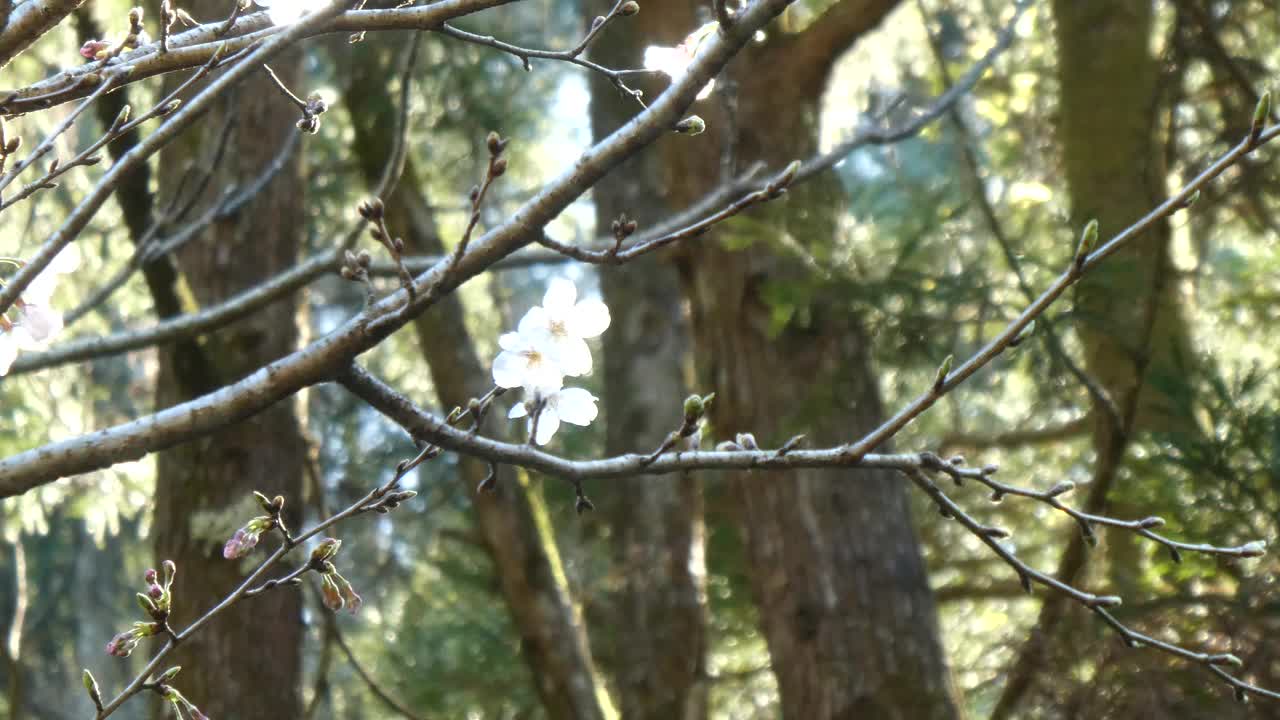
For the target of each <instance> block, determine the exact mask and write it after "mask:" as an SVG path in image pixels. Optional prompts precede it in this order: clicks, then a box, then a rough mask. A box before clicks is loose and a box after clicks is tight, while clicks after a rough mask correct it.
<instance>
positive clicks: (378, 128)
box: [344, 44, 615, 720]
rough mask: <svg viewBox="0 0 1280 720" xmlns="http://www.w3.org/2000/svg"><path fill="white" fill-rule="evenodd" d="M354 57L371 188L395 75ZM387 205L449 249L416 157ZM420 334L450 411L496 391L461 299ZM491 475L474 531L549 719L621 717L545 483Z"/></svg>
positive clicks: (505, 473) (415, 236)
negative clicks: (599, 665) (562, 550)
mask: <svg viewBox="0 0 1280 720" xmlns="http://www.w3.org/2000/svg"><path fill="white" fill-rule="evenodd" d="M353 50H354V52H355V55H356V59H355V62H354V63H353V71H352V75H351V80H352V81H351V84H350V85H349V86H348V88H347V92H346V96H345V98H344V105H345V106H346V107H347V108H348V109H349V110H350V111H352V119H353V122H354V125H355V134H356V138H355V148H356V155H357V156H358V157H359V158H360V162H361V167H362V169H363V172H364V175H365V178H366V179H367V180H368V181H369V182H370V183H374V182H377V180H378V178H379V177H380V176H381V172H382V166H383V164H384V162H385V158H386V157H387V156H388V155H389V153H390V147H391V144H392V142H393V138H394V132H395V127H396V122H395V118H396V113H397V109H396V106H395V103H394V102H393V101H392V99H391V96H390V92H389V90H388V88H387V85H386V81H387V77H388V76H389V75H390V73H388V71H387V67H386V65H385V64H384V63H380V62H378V58H377V49H376V48H374V47H371V46H366V45H365V44H360V45H357V46H356V47H355V48H354V49H353ZM357 109H358V112H356V110H357ZM384 200H385V205H386V213H387V227H388V229H389V230H390V231H391V232H392V233H393V234H395V235H397V236H400V237H402V238H403V239H404V241H405V245H406V247H407V248H409V252H413V253H428V254H438V253H442V252H443V250H444V244H443V243H442V242H441V240H440V236H439V234H438V232H437V230H436V226H435V219H434V216H433V214H432V211H431V207H430V204H429V203H428V202H427V198H426V197H425V195H424V193H423V190H422V184H421V182H420V179H419V178H418V177H417V175H416V173H415V168H414V163H413V161H412V159H410V160H409V161H408V162H407V163H406V166H405V171H404V175H403V176H402V177H401V179H400V182H399V184H398V185H397V186H396V188H395V191H394V192H393V193H392V194H391V196H390V197H388V198H385V199H384ZM414 329H415V331H416V332H417V335H418V339H419V344H420V345H421V347H422V352H423V356H424V358H425V360H426V362H427V365H428V369H429V370H430V373H431V381H432V384H433V385H434V386H435V389H436V394H437V396H438V398H439V401H440V403H441V405H442V406H443V407H444V408H446V409H450V408H453V407H455V406H460V407H464V408H465V407H466V406H467V401H468V400H470V399H471V398H478V397H480V396H482V395H484V394H485V393H486V392H488V390H489V389H490V388H492V387H493V383H492V380H491V379H490V376H489V372H488V369H487V368H486V366H485V365H483V364H482V363H481V362H480V358H479V357H478V356H477V354H476V350H475V346H474V344H473V343H472V341H471V337H470V334H469V333H468V331H467V328H466V323H465V322H464V310H463V306H462V303H461V301H460V299H459V297H458V295H457V294H456V293H454V294H452V295H450V296H449V297H447V298H445V299H443V300H442V301H441V302H439V303H437V304H436V306H435V307H433V308H431V310H430V311H429V312H427V313H424V314H423V315H422V316H420V317H419V318H418V319H417V320H415V321H414ZM495 412H496V411H495ZM490 422H492V419H491V420H490ZM488 469H489V468H488V466H487V464H485V463H483V462H479V461H476V460H471V459H463V460H461V461H460V462H459V475H460V478H459V479H460V480H461V482H463V483H464V484H465V485H466V486H467V492H468V494H469V496H470V497H471V502H472V506H473V507H474V508H475V513H476V524H477V526H478V528H479V530H480V534H481V536H482V539H483V541H484V546H485V549H486V550H487V551H488V553H489V556H490V558H491V559H492V560H493V564H494V571H495V572H496V573H497V575H498V583H499V586H500V588H501V591H502V596H503V598H504V599H505V600H506V603H507V608H508V610H509V611H510V613H511V617H512V621H513V623H514V624H515V626H516V627H517V628H518V629H519V631H520V636H521V640H522V642H521V647H522V649H523V652H524V655H525V661H526V662H527V664H528V665H529V669H530V671H531V672H532V674H533V678H532V679H533V683H534V686H535V687H536V689H537V691H538V695H539V697H540V698H541V699H542V703H543V706H544V708H545V709H546V711H547V715H548V716H549V717H551V718H554V719H556V720H561V719H562V720H571V719H573V720H579V719H581V720H593V719H596V718H600V719H603V718H609V717H612V716H614V715H615V713H614V711H613V708H612V705H611V703H610V700H609V697H608V694H607V693H606V692H605V690H604V687H603V686H602V685H601V683H600V681H599V678H598V677H597V674H596V670H595V666H594V663H593V660H592V657H591V652H590V649H589V646H588V643H587V631H586V627H585V626H584V625H583V623H582V617H581V614H580V611H579V609H578V607H577V606H576V605H575V603H574V601H573V598H572V596H571V595H570V589H569V587H568V583H567V581H566V579H565V574H564V569H563V567H562V566H561V563H560V556H559V553H558V552H557V550H556V545H555V535H554V533H553V531H552V528H551V526H550V522H549V520H548V518H547V511H546V507H545V506H544V504H543V499H542V493H541V489H540V486H539V485H538V484H536V483H533V482H530V481H529V479H528V478H527V477H526V476H525V475H524V474H523V473H519V474H517V473H515V472H512V471H511V470H510V469H509V468H506V467H503V468H500V469H499V472H498V490H497V492H492V493H489V492H478V491H477V488H478V487H479V485H480V482H481V481H482V480H483V479H484V478H485V476H486V474H487V473H488Z"/></svg>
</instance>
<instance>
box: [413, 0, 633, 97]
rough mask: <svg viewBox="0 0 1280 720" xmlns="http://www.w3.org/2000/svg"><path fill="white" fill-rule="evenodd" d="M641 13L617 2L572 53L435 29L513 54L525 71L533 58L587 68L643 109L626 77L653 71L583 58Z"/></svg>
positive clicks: (624, 2) (628, 3)
mask: <svg viewBox="0 0 1280 720" xmlns="http://www.w3.org/2000/svg"><path fill="white" fill-rule="evenodd" d="M638 11H639V6H638V5H637V4H636V3H635V2H634V1H633V0H617V2H616V3H615V4H614V6H613V9H611V10H610V11H609V13H608V14H607V15H602V16H599V17H597V18H595V20H594V21H593V22H592V23H591V30H590V31H588V32H587V34H586V36H585V37H583V38H582V40H581V41H579V42H578V44H577V45H575V46H573V47H572V48H571V49H569V50H536V49H534V48H525V47H520V46H519V45H513V44H511V43H506V42H503V41H501V40H498V39H497V38H495V37H493V36H491V35H477V34H475V33H470V32H467V31H465V30H459V29H458V28H455V27H453V26H452V25H449V24H448V23H444V24H442V25H441V26H440V27H439V28H436V29H435V31H436V32H438V33H440V34H441V35H444V36H446V37H451V38H454V39H455V40H461V41H463V42H468V43H472V44H474V45H483V46H485V47H490V48H493V49H494V50H500V51H502V52H505V53H509V54H511V55H514V56H516V57H517V58H520V62H521V64H523V66H524V69H525V70H532V69H533V66H532V65H531V64H530V63H529V60H530V59H532V58H537V59H542V60H557V61H561V62H567V63H571V64H573V65H577V66H579V67H584V68H586V69H588V70H591V71H592V72H596V73H599V74H601V75H603V76H604V77H606V78H608V79H609V81H610V82H612V83H613V85H614V87H616V88H618V89H619V90H621V91H622V92H624V93H626V94H627V95H630V96H631V97H633V98H635V99H636V101H638V102H639V103H640V104H641V106H643V105H644V101H643V100H641V95H642V93H641V92H640V91H639V90H634V89H632V88H630V87H628V86H627V84H626V83H625V82H624V80H623V78H625V77H627V76H628V75H637V74H649V73H652V72H654V71H652V70H646V69H634V70H613V69H610V68H607V67H605V66H603V65H600V64H599V63H596V62H592V61H591V60H587V59H586V58H584V57H582V53H583V52H584V51H586V49H587V48H588V47H590V45H591V43H592V42H594V41H595V39H596V38H597V37H598V36H599V34H600V32H601V31H602V30H604V28H605V26H606V25H608V24H609V23H610V22H612V21H613V20H615V19H617V18H619V17H626V16H628V15H634V14H635V13H636V12H638Z"/></svg>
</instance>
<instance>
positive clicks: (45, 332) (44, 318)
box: [19, 303, 62, 343]
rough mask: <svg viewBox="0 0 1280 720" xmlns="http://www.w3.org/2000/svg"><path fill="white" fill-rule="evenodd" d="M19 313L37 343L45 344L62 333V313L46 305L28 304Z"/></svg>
mask: <svg viewBox="0 0 1280 720" xmlns="http://www.w3.org/2000/svg"><path fill="white" fill-rule="evenodd" d="M19 312H20V313H21V314H22V318H23V323H22V324H23V326H25V327H26V328H27V330H28V331H29V332H30V333H31V337H32V338H33V339H34V340H35V341H36V342H41V343H42V342H45V341H47V340H49V339H50V338H52V337H53V336H54V335H57V334H58V333H59V332H61V331H62V313H59V312H55V311H54V310H52V309H50V308H49V307H47V306H45V305H34V304H31V303H26V304H24V305H23V307H22V309H21V310H19Z"/></svg>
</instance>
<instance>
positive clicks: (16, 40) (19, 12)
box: [0, 0, 84, 68]
mask: <svg viewBox="0 0 1280 720" xmlns="http://www.w3.org/2000/svg"><path fill="white" fill-rule="evenodd" d="M83 2H84V0H27V2H24V3H19V4H18V5H17V6H16V7H15V6H14V4H13V3H12V2H11V0H6V2H2V3H0V12H2V13H3V14H4V18H0V68H4V66H5V65H8V64H9V61H10V60H12V59H14V58H15V57H17V56H18V54H19V53H21V52H22V51H23V50H26V49H27V48H28V47H30V46H31V43H33V42H35V41H36V40H39V39H40V36H42V35H44V34H45V33H47V32H49V31H50V30H52V29H53V28H54V27H55V26H56V25H57V24H58V23H60V22H62V19H63V18H65V17H66V16H68V15H70V14H71V13H72V11H74V10H75V9H76V8H78V7H80V4H81V3H83Z"/></svg>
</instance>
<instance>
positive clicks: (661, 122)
mask: <svg viewBox="0 0 1280 720" xmlns="http://www.w3.org/2000/svg"><path fill="white" fill-rule="evenodd" d="M460 2H461V0H441V1H440V2H437V3H434V4H432V5H429V6H425V7H426V8H445V9H448V8H453V9H457V5H458V4H459V3H460ZM788 4H790V0H756V1H755V2H754V3H752V4H751V5H750V6H749V7H748V8H747V9H745V10H744V11H743V12H742V13H741V14H740V15H739V16H738V19H737V21H736V22H735V23H734V26H733V29H732V31H730V32H727V33H725V32H721V33H717V34H715V35H714V36H712V37H711V38H709V39H708V40H707V41H705V42H704V43H703V45H702V49H701V51H700V52H699V53H698V56H697V58H695V59H694V61H693V63H692V64H691V65H690V66H689V69H688V71H687V72H686V73H685V74H684V75H683V76H682V77H681V78H680V79H679V80H677V81H675V82H673V83H672V84H671V85H670V86H669V87H668V88H667V90H666V91H665V92H663V93H662V94H661V95H660V96H658V97H657V98H656V99H655V100H654V102H653V103H651V104H650V105H649V107H648V108H647V109H645V110H644V111H642V112H641V113H639V114H638V115H637V116H636V117H634V118H632V119H631V120H630V121H628V122H627V123H626V124H624V125H623V126H622V127H620V128H619V129H618V130H616V131H614V133H613V134H612V135H610V136H609V137H608V138H605V139H604V140H602V141H600V142H599V143H598V144H596V145H595V146H594V147H592V148H590V149H589V150H587V151H586V153H584V154H583V156H582V157H580V158H579V159H578V160H576V161H575V162H574V163H573V165H572V167H571V168H569V169H568V170H567V171H566V172H565V173H563V174H562V175H561V176H559V177H558V178H556V179H554V180H552V181H550V182H549V183H547V184H546V185H545V186H544V187H543V188H542V190H541V191H540V192H539V193H538V194H537V195H536V196H534V198H533V199H531V200H530V201H529V202H527V203H525V204H524V206H522V207H521V208H520V209H519V210H517V211H516V212H515V213H514V214H513V215H512V216H511V217H510V218H509V219H508V220H506V221H505V222H503V223H501V224H500V225H498V226H497V227H495V228H493V229H492V230H490V231H489V232H487V233H485V234H484V235H483V236H482V237H480V238H478V239H477V240H476V241H474V242H473V243H472V248H471V250H470V251H469V252H468V253H467V254H466V256H465V257H464V258H463V259H462V260H461V261H460V262H459V264H458V266H457V268H456V269H455V270H456V272H455V273H454V278H455V279H454V280H452V281H451V282H449V283H445V284H444V286H439V290H438V292H432V293H425V292H419V293H418V294H417V296H416V299H414V300H413V301H409V300H408V293H407V292H405V291H399V292H396V293H394V294H392V295H390V296H388V297H386V298H384V299H382V300H380V301H379V302H377V303H375V304H373V305H370V306H369V307H367V308H366V309H365V310H364V311H362V312H361V313H359V314H358V315H356V316H355V317H354V318H352V319H351V320H350V321H348V322H346V323H344V324H343V325H342V326H340V327H339V328H337V329H336V330H334V331H333V332H332V333H330V334H329V335H327V336H325V337H323V338H320V339H318V340H316V341H315V342H313V343H311V344H310V345H308V346H307V347H305V348H302V349H300V350H297V351H295V352H293V353H292V354H290V355H288V356H286V357H284V358H281V359H279V360H277V361H275V362H273V363H270V364H268V365H267V366H265V367H263V368H260V369H259V370H257V371H256V372H254V373H251V374H250V375H248V376H247V377H245V378H243V379H241V380H239V381H237V382H235V383H232V384H230V385H228V386H226V387H223V388H221V389H219V390H217V391H215V392H212V393H210V394H208V395H205V396H202V397H199V398H195V399H193V400H190V401H187V402H184V403H180V404H178V405H175V406H173V407H170V408H167V409H165V410H162V411H160V412H158V413H155V414H153V415H148V416H146V417H143V418H139V419H137V420H134V421H132V422H128V423H123V424H121V425H117V426H115V427H112V428H108V429H104V430H98V431H96V432H93V433H91V434H89V435H84V436H80V437H75V438H69V439H66V440H62V441H59V442H55V443H52V444H50V445H47V446H44V447H42V448H36V449H34V450H30V451H27V452H24V453H19V454H17V455H14V456H11V457H9V458H6V459H4V460H0V496H3V497H8V496H10V495H15V494H18V493H21V492H25V491H26V490H27V489H30V488H32V487H35V486H38V485H41V484H44V483H48V482H51V481H53V480H55V479H57V478H59V477H64V476H67V475H73V474H77V473H83V472H89V471H91V470H96V469H98V468H102V467H107V466H110V465H112V464H114V463H116V462H119V461H121V460H124V459H126V458H138V457H142V456H144V455H145V454H147V453H149V452H153V451H155V450H159V449H163V448H165V447H171V446H172V445H174V444H176V443H179V442H183V441H184V440H188V439H191V438H194V437H199V436H202V435H204V434H207V433H209V432H213V431H215V430H216V429H218V428H220V427H223V426H224V425H225V424H226V423H227V422H231V421H233V420H240V419H243V418H245V417H248V416H250V415H253V414H255V413H258V412H261V411H262V410H263V409H265V408H267V407H269V406H271V405H273V404H274V403H276V402H278V401H280V400H282V399H284V398H286V397H289V396H290V395H292V394H293V393H295V392H297V391H299V390H301V389H302V388H304V387H307V386H310V385H314V384H316V383H319V382H323V381H325V380H327V379H329V378H331V377H333V376H334V375H335V374H336V373H337V372H339V371H341V370H342V369H343V368H344V367H345V366H346V364H347V363H349V362H350V361H351V359H352V358H354V357H355V356H356V355H357V354H359V353H362V352H364V351H366V350H368V349H369V348H371V347H373V346H374V345H376V344H377V343H379V342H381V341H382V340H383V339H384V338H386V337H387V336H388V335H390V334H391V333H392V332H394V331H395V330H397V329H398V328H400V327H402V326H403V325H404V324H405V323H407V322H409V321H410V320H411V319H413V318H414V317H416V316H417V315H418V314H420V313H421V312H422V311H424V310H426V309H427V308H428V307H430V306H431V305H433V304H435V303H436V302H437V301H438V300H439V298H440V297H441V296H442V295H443V294H444V293H447V292H451V291H452V290H453V288H454V287H456V286H457V285H459V284H461V283H462V282H465V281H466V280H467V279H469V278H471V277H473V276H475V275H477V274H479V273H480V272H483V271H484V270H486V269H487V268H488V267H489V266H491V265H492V264H494V263H496V262H497V261H499V260H500V259H502V258H504V257H506V256H507V255H509V254H511V253H512V252H514V251H515V250H517V249H519V248H521V247H523V246H524V245H526V244H528V243H530V242H532V241H533V240H534V239H535V238H536V236H537V234H538V233H540V232H541V231H542V228H544V227H545V226H546V225H547V224H548V223H550V222H551V221H552V220H553V219H555V218H556V217H557V216H559V215H560V213H562V212H563V211H564V209H565V208H566V207H568V206H569V205H570V204H571V203H572V202H574V201H575V200H576V199H577V198H578V197H580V196H581V195H582V194H583V193H585V192H586V191H587V190H588V189H589V188H591V187H592V186H594V185H595V184H596V183H597V182H599V180H600V179H601V178H603V177H604V176H605V175H606V174H607V173H608V172H610V171H611V170H613V169H614V168H615V167H617V166H618V165H619V164H621V163H622V162H623V161H625V160H626V159H627V158H629V157H631V156H633V155H634V154H635V153H636V152H638V151H639V150H640V149H642V148H643V147H645V146H647V145H648V144H649V143H651V142H653V141H654V140H656V139H657V138H659V137H661V136H663V135H665V134H666V133H667V132H669V130H670V128H671V127H672V126H673V125H674V124H675V123H676V122H677V121H678V120H679V119H680V118H681V117H683V116H684V113H685V112H686V111H687V109H688V108H689V106H690V105H691V104H692V103H693V101H694V99H695V97H696V96H697V94H698V92H699V91H700V90H701V89H702V87H703V86H705V85H706V83H707V82H709V81H710V80H711V79H712V78H713V77H714V76H715V75H717V74H718V73H719V72H720V71H721V70H722V69H723V68H724V66H725V65H726V64H727V63H728V61H729V59H730V58H732V57H733V56H734V55H735V54H736V53H737V52H738V51H739V50H740V49H741V48H742V47H743V46H744V45H745V44H746V43H748V42H749V41H750V40H751V38H752V37H753V35H754V33H755V31H756V30H757V29H759V28H761V27H763V26H764V25H765V24H766V23H768V22H769V21H770V20H772V19H773V18H774V17H775V16H776V15H777V14H778V13H780V12H781V11H782V10H783V9H784V8H786V7H787V5H788ZM443 12H444V11H441V14H443ZM309 20H311V21H315V22H317V23H319V22H322V21H323V18H317V17H314V16H309V17H307V18H304V20H303V21H302V23H300V24H299V25H296V26H294V27H293V28H291V30H295V31H297V33H298V34H299V35H302V34H303V33H305V32H307V31H309V30H310V28H311V26H308V25H307V24H306V23H307V22H308V21H309ZM442 20H443V18H442ZM292 39H293V36H287V35H282V36H278V37H276V38H275V39H273V40H272V41H271V42H281V43H284V42H288V41H290V40H292ZM263 49H264V50H265V49H266V46H264V48H263ZM173 54H175V52H174V51H170V53H169V55H173ZM249 59H250V60H254V59H256V60H258V61H265V60H266V59H267V58H265V57H262V54H259V53H255V54H254V55H252V56H250V58H249ZM241 69H243V68H242V67H236V68H233V69H232V70H231V71H229V73H228V74H227V75H223V76H222V77H220V78H219V79H218V80H217V81H215V82H214V84H213V85H210V89H212V88H214V87H215V86H217V84H218V83H221V82H223V81H226V80H227V79H228V77H230V76H231V74H232V73H235V72H237V71H239V70H241ZM248 71H249V70H247V69H246V70H245V72H248ZM206 92H207V91H206ZM198 99H199V98H197V100H198ZM193 104H194V103H193ZM189 107H190V106H189ZM189 107H188V108H187V109H189ZM181 113H182V111H181V110H180V111H179V112H178V114H181ZM170 121H171V122H172V118H171V120H170ZM166 126H168V123H166ZM162 131H163V128H162V129H161V130H160V131H157V132H158V133H159V132H162ZM175 132H176V130H175ZM154 137H155V135H153V136H152V138H154ZM152 138H148V141H150V140H151V139H152ZM120 166H121V164H117V166H116V167H117V168H118V167H120ZM113 171H114V169H113ZM100 187H101V185H100ZM108 191H109V190H108ZM87 202H89V201H86V203H87ZM101 202H102V201H101V200H98V201H96V203H97V204H96V205H95V206H94V207H93V208H91V209H90V208H86V206H85V203H82V205H81V208H78V209H77V211H76V212H75V213H73V220H72V222H74V223H79V226H78V227H76V228H75V232H78V231H79V229H80V228H82V227H83V223H87V221H88V218H89V217H90V216H92V214H93V212H94V211H95V210H96V207H97V206H98V205H100V204H101ZM65 232H66V231H65V230H64V231H63V232H60V233H59V234H58V235H56V236H55V238H54V239H52V240H51V241H50V242H48V243H46V249H45V250H42V251H41V261H42V262H43V263H44V264H47V263H48V262H49V260H50V259H51V258H52V254H48V255H47V256H44V255H45V254H46V252H50V253H53V254H56V250H58V249H61V245H59V244H58V242H57V241H61V243H62V244H65V243H66V242H69V241H70V237H69V235H66V234H64V233H65ZM70 235H74V233H70ZM64 238H65V239H64ZM55 248H56V249H55ZM30 267H31V265H28V268H30ZM443 269H444V268H443V266H442V265H441V264H437V265H436V266H435V267H433V268H432V269H431V270H429V271H427V272H425V273H423V274H422V275H420V276H419V277H418V278H417V279H416V280H415V285H416V286H417V287H418V288H420V289H423V290H425V289H426V288H428V287H432V286H434V283H435V281H436V279H437V278H438V277H439V276H440V275H441V274H443ZM24 270H26V268H24ZM21 274H22V273H21V272H20V273H19V274H18V276H21ZM18 276H15V284H13V285H10V286H8V287H7V288H5V290H6V291H8V290H10V289H11V288H13V287H15V286H16V278H17V277H18ZM29 281H30V277H28V278H26V282H29ZM14 294H16V293H14ZM4 302H6V298H5V296H4V295H3V294H0V306H4Z"/></svg>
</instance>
